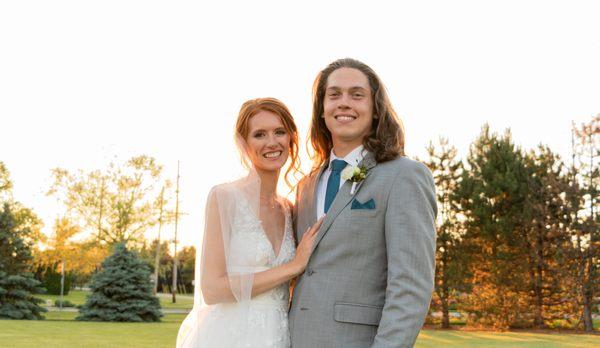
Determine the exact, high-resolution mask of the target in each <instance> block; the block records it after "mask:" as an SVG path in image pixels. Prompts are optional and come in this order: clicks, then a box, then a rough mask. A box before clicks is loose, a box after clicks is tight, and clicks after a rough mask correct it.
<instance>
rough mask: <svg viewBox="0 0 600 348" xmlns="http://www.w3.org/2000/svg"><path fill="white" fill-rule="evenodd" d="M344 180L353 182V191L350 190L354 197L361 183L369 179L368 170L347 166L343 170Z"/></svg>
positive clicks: (361, 167) (362, 167)
mask: <svg viewBox="0 0 600 348" xmlns="http://www.w3.org/2000/svg"><path fill="white" fill-rule="evenodd" d="M341 176H342V179H343V180H349V181H351V182H352V189H350V194H351V195H353V194H354V191H356V186H357V184H358V183H359V182H361V181H363V180H365V178H366V177H367V168H366V167H364V166H360V167H359V166H347V167H346V168H344V170H342V174H341Z"/></svg>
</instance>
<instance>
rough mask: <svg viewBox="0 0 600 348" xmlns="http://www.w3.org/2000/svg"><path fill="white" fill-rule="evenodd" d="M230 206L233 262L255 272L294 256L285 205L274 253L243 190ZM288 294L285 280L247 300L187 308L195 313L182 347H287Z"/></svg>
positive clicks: (290, 223)
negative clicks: (283, 219)
mask: <svg viewBox="0 0 600 348" xmlns="http://www.w3.org/2000/svg"><path fill="white" fill-rule="evenodd" d="M234 209H235V212H234V214H231V216H232V217H233V221H232V223H231V237H230V238H231V239H230V243H229V248H230V254H229V255H231V257H232V258H233V259H232V263H234V264H243V265H250V266H251V267H252V268H253V272H254V273H257V272H261V271H264V270H267V269H270V268H273V267H276V266H279V265H282V264H284V263H287V262H289V261H291V260H292V259H293V258H294V255H295V243H294V239H293V234H292V226H291V225H292V222H291V216H290V215H291V214H290V211H289V209H288V208H285V228H284V236H283V239H282V242H281V246H280V247H279V250H278V253H277V254H276V253H275V250H274V248H273V246H272V244H271V242H270V241H269V239H268V238H267V236H266V234H265V232H264V229H263V227H262V224H261V222H260V221H259V220H258V218H257V217H256V215H255V214H254V213H253V212H252V210H251V209H250V205H249V203H248V201H247V200H246V199H245V198H244V197H243V196H241V195H240V197H239V199H236V203H235V204H234ZM235 259H237V260H235ZM289 296H290V290H289V282H285V283H283V284H281V285H279V286H278V287H276V288H274V289H272V290H269V291H267V292H265V293H262V294H260V295H258V296H256V297H254V298H252V299H250V300H247V301H242V302H234V303H220V304H215V305H212V306H206V307H204V308H203V309H202V310H201V311H200V313H196V314H193V313H192V314H190V316H192V315H196V316H197V317H196V318H197V321H196V322H195V323H194V324H192V323H190V324H192V325H195V327H193V328H191V330H190V332H189V333H186V334H185V335H186V337H184V338H183V339H182V341H183V344H182V345H181V347H190V348H191V347H193V348H197V347H198V348H199V347H202V348H209V347H210V348H213V347H214V348H223V347H225V348H230V347H231V348H237V347H256V348H258V347H261V348H266V347H276V348H287V347H290V334H289V328H288V305H289ZM187 320H188V319H186V321H187ZM192 322H193V321H192ZM188 325H189V324H188ZM180 335H181V332H180ZM178 343H179V342H178Z"/></svg>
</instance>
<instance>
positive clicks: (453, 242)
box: [424, 137, 464, 329]
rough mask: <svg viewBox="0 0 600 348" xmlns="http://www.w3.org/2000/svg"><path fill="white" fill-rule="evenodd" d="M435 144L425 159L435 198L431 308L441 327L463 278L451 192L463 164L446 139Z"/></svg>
mask: <svg viewBox="0 0 600 348" xmlns="http://www.w3.org/2000/svg"><path fill="white" fill-rule="evenodd" d="M437 145H438V146H437V147H436V146H434V144H433V142H430V143H429V146H428V147H427V153H428V155H429V158H428V159H427V161H426V162H424V163H425V164H426V165H427V166H428V167H429V169H430V170H431V172H432V173H433V178H434V180H435V186H436V195H437V201H438V228H437V239H436V244H437V247H436V249H437V251H436V260H435V264H436V267H435V296H434V300H433V301H432V307H433V308H436V309H439V310H440V311H441V312H442V328H446V329H447V328H449V327H450V315H449V308H450V302H451V301H453V300H456V294H457V293H458V288H459V287H460V286H461V283H462V278H463V274H462V273H463V272H462V271H463V268H462V267H461V255H460V254H461V252H460V246H461V245H460V244H461V235H462V234H463V233H464V232H463V231H462V228H461V227H462V226H461V223H460V221H459V220H458V214H459V212H460V207H459V206H458V202H457V199H456V197H455V196H454V195H453V193H454V192H455V191H456V190H457V188H458V185H460V178H461V174H462V163H461V161H460V160H459V159H457V158H456V155H457V151H456V148H455V147H454V146H451V145H449V144H448V139H445V138H441V137H440V139H439V143H438V144H437Z"/></svg>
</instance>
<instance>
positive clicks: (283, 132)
mask: <svg viewBox="0 0 600 348" xmlns="http://www.w3.org/2000/svg"><path fill="white" fill-rule="evenodd" d="M286 134H287V132H286V131H285V129H278V130H276V131H275V135H286Z"/></svg>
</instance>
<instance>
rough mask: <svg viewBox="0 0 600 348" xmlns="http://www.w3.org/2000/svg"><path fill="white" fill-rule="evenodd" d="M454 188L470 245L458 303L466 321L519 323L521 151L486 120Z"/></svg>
mask: <svg viewBox="0 0 600 348" xmlns="http://www.w3.org/2000/svg"><path fill="white" fill-rule="evenodd" d="M467 162H468V170H466V171H464V172H463V175H462V178H461V184H460V186H459V189H458V190H457V197H458V198H459V200H460V206H461V207H462V208H463V209H464V215H465V218H466V225H467V232H466V233H465V235H464V238H463V243H464V244H465V245H464V248H465V250H470V252H468V253H467V254H468V255H469V261H468V264H469V270H468V273H469V274H470V275H471V279H470V281H471V284H472V287H473V288H472V292H471V293H470V294H469V295H468V297H467V299H466V301H465V306H464V309H465V310H466V311H467V312H469V314H470V316H469V324H476V325H481V326H489V327H494V328H496V329H506V328H509V327H512V326H520V325H522V324H521V321H522V320H523V315H522V314H523V313H527V312H528V311H529V309H530V301H529V296H528V293H529V288H528V276H527V275H528V271H529V268H528V263H527V261H528V254H529V253H528V249H527V243H526V241H527V231H526V227H527V225H528V223H529V221H530V219H531V211H530V210H531V209H530V207H529V205H528V204H527V202H526V197H527V195H528V193H529V191H528V183H527V172H526V168H525V165H524V156H523V153H522V151H521V150H520V149H519V148H517V147H516V146H515V145H514V144H513V142H512V139H511V135H510V132H508V131H507V132H506V133H505V134H504V135H503V136H498V135H496V134H490V130H489V127H488V126H487V125H486V126H484V128H483V131H482V133H481V135H480V136H479V138H478V139H477V140H476V141H475V142H474V143H473V145H472V146H471V149H470V152H469V154H468V156H467Z"/></svg>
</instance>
